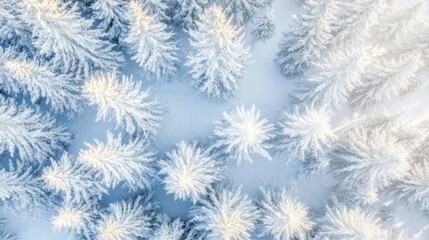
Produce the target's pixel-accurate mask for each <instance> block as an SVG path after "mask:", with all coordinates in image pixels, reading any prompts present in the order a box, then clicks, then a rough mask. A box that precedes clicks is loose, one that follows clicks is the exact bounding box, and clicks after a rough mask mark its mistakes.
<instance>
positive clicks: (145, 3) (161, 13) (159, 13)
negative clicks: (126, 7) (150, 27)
mask: <svg viewBox="0 0 429 240" xmlns="http://www.w3.org/2000/svg"><path fill="white" fill-rule="evenodd" d="M137 1H138V2H139V3H140V4H141V5H140V6H141V8H142V9H143V10H144V11H145V12H146V14H148V15H150V16H154V17H155V18H157V19H158V21H167V20H170V17H169V16H167V14H166V13H167V10H168V9H169V6H168V4H167V3H168V1H165V0H137Z"/></svg>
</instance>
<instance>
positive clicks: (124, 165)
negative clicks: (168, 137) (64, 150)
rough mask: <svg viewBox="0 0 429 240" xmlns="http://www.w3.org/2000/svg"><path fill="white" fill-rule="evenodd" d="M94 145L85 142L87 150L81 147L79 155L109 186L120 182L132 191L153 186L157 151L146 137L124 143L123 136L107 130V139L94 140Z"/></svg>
mask: <svg viewBox="0 0 429 240" xmlns="http://www.w3.org/2000/svg"><path fill="white" fill-rule="evenodd" d="M94 142H95V144H94V145H91V144H89V143H85V144H86V146H87V147H88V149H86V150H81V151H80V153H79V158H80V159H81V160H82V161H83V163H84V164H86V165H88V166H89V167H90V168H92V169H93V170H94V171H95V172H97V173H98V174H100V175H101V178H102V180H103V182H104V184H106V185H107V186H108V187H115V186H117V185H118V184H120V183H125V185H126V186H127V187H128V188H130V189H131V190H137V189H143V188H148V187H150V185H151V183H152V181H153V179H154V176H155V169H154V161H155V157H154V155H155V152H154V151H152V150H151V149H150V148H149V146H148V144H149V143H148V142H147V141H146V140H145V139H143V138H136V139H134V140H130V141H128V142H127V143H122V136H121V134H119V135H118V136H117V138H114V137H113V134H112V133H110V132H108V133H107V141H106V143H103V142H101V141H99V140H97V139H94Z"/></svg>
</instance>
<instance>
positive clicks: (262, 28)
mask: <svg viewBox="0 0 429 240" xmlns="http://www.w3.org/2000/svg"><path fill="white" fill-rule="evenodd" d="M274 20H275V19H274V12H273V11H271V12H267V13H264V14H262V15H260V16H259V18H258V20H257V22H256V28H255V30H253V31H252V35H253V38H254V39H255V40H256V41H261V42H265V41H267V40H268V39H270V38H272V37H273V36H274V35H275V31H276V25H275V22H274Z"/></svg>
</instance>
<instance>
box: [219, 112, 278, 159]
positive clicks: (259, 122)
mask: <svg viewBox="0 0 429 240" xmlns="http://www.w3.org/2000/svg"><path fill="white" fill-rule="evenodd" d="M213 124H214V127H215V129H214V135H215V143H214V146H215V147H216V148H219V150H220V151H221V152H222V153H223V154H225V155H226V156H228V158H229V159H231V160H236V161H237V165H240V164H241V162H242V161H249V162H252V157H253V156H255V155H259V156H262V157H265V158H267V159H269V160H271V156H270V154H269V153H268V150H269V149H270V148H271V144H270V143H269V141H270V140H271V138H272V137H273V134H272V131H273V130H274V126H273V125H272V124H270V123H269V122H268V120H267V119H265V118H262V119H261V114H260V112H259V111H258V110H256V108H255V105H253V106H252V107H251V108H249V109H246V108H245V107H244V106H241V107H236V108H235V111H230V112H224V113H223V119H222V120H221V121H215V122H214V123H213Z"/></svg>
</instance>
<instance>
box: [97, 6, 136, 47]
mask: <svg viewBox="0 0 429 240" xmlns="http://www.w3.org/2000/svg"><path fill="white" fill-rule="evenodd" d="M91 8H92V9H93V13H94V17H95V19H97V20H99V24H98V26H97V27H98V28H99V29H101V30H102V31H103V32H105V33H106V35H107V37H108V39H109V40H111V41H118V42H120V41H121V40H122V38H123V37H124V35H125V34H126V33H127V32H128V24H129V16H128V13H127V9H128V1H127V0H97V1H96V2H95V3H94V4H93V5H92V6H91Z"/></svg>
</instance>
